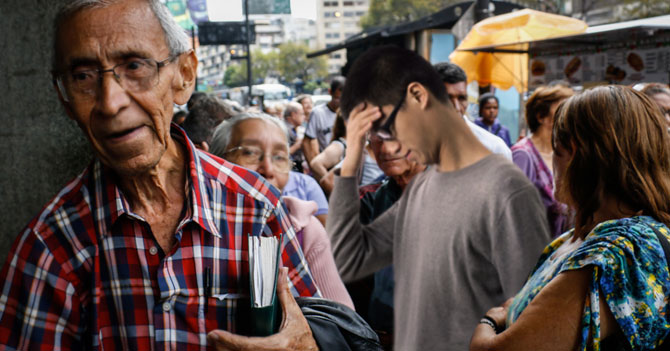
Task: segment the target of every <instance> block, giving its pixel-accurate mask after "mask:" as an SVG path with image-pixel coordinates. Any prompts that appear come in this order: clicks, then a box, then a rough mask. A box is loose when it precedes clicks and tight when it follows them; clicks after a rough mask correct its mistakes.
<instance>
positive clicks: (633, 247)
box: [507, 216, 670, 351]
mask: <svg viewBox="0 0 670 351" xmlns="http://www.w3.org/2000/svg"><path fill="white" fill-rule="evenodd" d="M651 226H653V227H654V228H656V229H657V230H658V231H660V232H661V233H662V234H663V235H665V236H666V238H668V239H669V240H670V231H669V230H668V228H666V226H665V225H663V224H662V223H660V222H657V221H656V220H654V219H653V218H651V217H648V216H637V217H631V218H624V219H617V220H611V221H606V222H603V223H600V224H598V225H597V226H596V227H595V228H594V229H593V231H591V232H590V233H589V234H588V235H587V236H586V237H585V239H584V243H583V244H582V245H581V246H579V247H578V248H577V249H576V250H574V251H572V252H566V253H564V254H563V255H560V254H559V253H557V252H556V250H557V249H558V248H559V247H560V246H561V245H563V244H564V243H565V242H566V241H568V240H569V239H570V237H571V236H572V233H573V231H572V230H571V231H568V232H566V233H565V234H563V235H561V236H560V237H558V238H557V239H556V240H554V241H553V242H552V243H551V244H549V246H547V247H546V248H545V249H544V252H543V253H542V256H541V257H540V260H539V262H538V264H537V266H536V267H535V270H534V271H533V273H532V274H531V276H530V278H529V279H528V281H527V282H526V284H525V285H524V287H523V288H522V289H521V291H520V292H519V293H518V294H517V295H516V297H515V298H514V300H513V302H512V304H511V305H510V307H509V311H508V315H507V325H511V324H512V323H514V321H516V320H517V319H518V318H519V315H521V313H522V312H523V310H524V309H525V308H526V306H528V304H529V303H530V302H531V301H532V300H533V298H534V297H535V296H536V295H537V294H538V293H539V292H540V290H542V288H543V287H544V286H545V285H547V284H548V283H549V282H550V281H551V280H552V279H553V278H555V277H556V276H557V275H558V274H559V273H561V272H564V271H568V270H575V269H580V268H584V267H586V266H592V267H593V268H594V269H593V279H592V281H591V284H590V286H589V293H588V297H587V299H586V302H585V306H584V312H583V315H582V324H581V340H580V343H579V345H580V346H579V350H596V351H597V350H600V342H601V340H600V318H599V312H600V311H599V309H600V304H599V301H600V294H601V293H602V295H603V296H602V297H604V298H605V301H606V302H607V305H608V306H609V308H610V310H611V311H612V314H613V315H614V318H615V319H616V321H617V323H618V324H619V326H620V327H621V330H622V331H623V333H624V336H625V338H626V339H627V340H628V341H630V344H631V346H632V348H633V350H653V349H654V348H655V347H656V346H657V345H658V344H659V342H660V341H661V340H663V339H664V338H665V336H666V334H668V331H670V323H668V319H667V317H666V316H667V315H668V313H669V312H670V311H669V310H668V300H667V299H666V297H665V296H670V277H669V275H668V268H667V264H666V260H665V255H664V253H663V249H662V247H661V245H660V243H659V242H658V239H657V238H656V235H655V234H654V231H653V230H652V229H651V228H650V227H651ZM589 341H591V342H589ZM669 341H670V339H669Z"/></svg>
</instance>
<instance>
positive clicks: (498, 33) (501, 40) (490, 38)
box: [449, 9, 587, 92]
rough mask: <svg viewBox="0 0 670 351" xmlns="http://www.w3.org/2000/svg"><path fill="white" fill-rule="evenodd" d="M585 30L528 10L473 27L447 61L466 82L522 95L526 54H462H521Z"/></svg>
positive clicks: (570, 21) (575, 23) (571, 21)
mask: <svg viewBox="0 0 670 351" xmlns="http://www.w3.org/2000/svg"><path fill="white" fill-rule="evenodd" d="M586 28H587V24H586V23H585V22H584V21H580V20H578V19H574V18H570V17H565V16H559V15H554V14H550V13H546V12H540V11H535V10H530V9H524V10H520V11H514V12H510V13H507V14H504V15H500V16H495V17H491V18H487V19H485V20H483V21H481V22H479V23H477V24H475V25H474V26H473V27H472V29H471V30H470V32H469V33H468V35H467V36H466V37H465V39H463V41H462V42H461V43H460V44H459V45H458V47H457V48H456V50H455V51H454V52H453V53H451V55H449V60H451V62H453V63H455V64H457V65H459V66H460V67H461V68H463V70H464V71H465V73H466V74H467V75H468V82H471V81H473V80H476V81H477V82H478V83H479V85H482V86H485V85H489V84H491V85H493V86H494V87H496V88H500V89H503V90H507V89H509V88H510V87H511V86H514V87H515V88H516V89H517V90H518V91H519V92H524V91H526V90H527V89H528V55H527V54H525V53H510V52H494V53H488V52H477V53H474V52H471V51H462V50H470V49H476V48H479V47H484V46H491V45H497V46H500V45H508V44H509V45H510V46H509V47H508V49H511V51H515V50H516V51H524V50H525V49H526V48H527V45H528V44H527V43H528V42H531V41H534V40H542V39H548V38H555V37H562V36H566V35H573V34H578V33H582V32H584V31H586ZM475 51H476V50H475Z"/></svg>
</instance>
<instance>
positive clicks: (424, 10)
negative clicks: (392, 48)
mask: <svg viewBox="0 0 670 351" xmlns="http://www.w3.org/2000/svg"><path fill="white" fill-rule="evenodd" d="M458 2H460V1H459V0H371V2H370V8H369V10H368V13H367V14H366V15H365V16H363V17H362V18H361V23H360V24H361V27H362V28H363V29H367V28H370V27H376V26H386V25H391V24H398V23H401V22H409V21H413V20H416V19H419V18H421V17H424V16H428V15H430V14H431V13H434V12H437V11H439V10H441V9H443V8H445V7H448V6H449V5H453V4H456V3H458Z"/></svg>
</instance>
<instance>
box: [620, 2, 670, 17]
mask: <svg viewBox="0 0 670 351" xmlns="http://www.w3.org/2000/svg"><path fill="white" fill-rule="evenodd" d="M623 3H624V5H625V6H624V8H623V18H621V20H633V19H638V18H647V17H654V16H661V15H668V14H670V2H669V1H668V0H635V1H633V0H624V1H623Z"/></svg>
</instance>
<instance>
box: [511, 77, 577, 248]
mask: <svg viewBox="0 0 670 351" xmlns="http://www.w3.org/2000/svg"><path fill="white" fill-rule="evenodd" d="M572 95H573V91H572V89H570V88H566V87H561V86H555V87H542V88H538V89H537V90H535V92H534V93H533V95H531V96H530V98H528V102H526V123H527V124H528V128H529V129H530V132H531V134H530V136H527V137H525V138H523V139H521V140H520V141H519V142H518V143H516V144H514V146H512V160H513V161H514V163H515V164H516V165H517V166H519V168H521V170H522V171H523V173H524V174H525V175H526V176H527V177H528V179H530V181H531V182H532V183H533V185H535V187H536V188H537V190H538V191H539V192H540V198H541V199H542V203H543V204H544V207H546V209H547V220H548V221H549V228H550V229H551V232H552V236H553V237H557V236H559V235H561V234H562V233H563V232H564V231H565V230H567V229H568V228H569V227H567V222H568V221H567V218H566V217H567V216H566V215H567V206H565V205H564V204H561V203H560V202H558V201H556V199H555V198H554V172H553V171H552V170H551V168H552V156H553V151H552V149H551V129H552V126H553V124H554V114H555V113H556V109H557V108H558V105H559V104H560V103H561V102H563V100H565V99H567V98H569V97H570V96H572Z"/></svg>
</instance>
